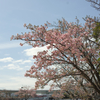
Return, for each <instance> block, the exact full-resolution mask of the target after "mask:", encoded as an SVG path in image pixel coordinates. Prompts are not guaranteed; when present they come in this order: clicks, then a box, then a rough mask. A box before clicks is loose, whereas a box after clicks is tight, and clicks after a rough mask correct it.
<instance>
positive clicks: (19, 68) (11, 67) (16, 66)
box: [4, 64, 23, 70]
mask: <svg viewBox="0 0 100 100" xmlns="http://www.w3.org/2000/svg"><path fill="white" fill-rule="evenodd" d="M4 68H8V69H13V70H22V69H23V68H21V67H20V66H18V65H14V64H8V65H7V66H4Z"/></svg>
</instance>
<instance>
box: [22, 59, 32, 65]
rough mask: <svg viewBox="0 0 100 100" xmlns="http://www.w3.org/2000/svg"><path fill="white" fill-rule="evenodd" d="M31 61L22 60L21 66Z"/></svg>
mask: <svg viewBox="0 0 100 100" xmlns="http://www.w3.org/2000/svg"><path fill="white" fill-rule="evenodd" d="M31 62H32V61H31V60H24V61H22V62H21V64H25V63H31Z"/></svg>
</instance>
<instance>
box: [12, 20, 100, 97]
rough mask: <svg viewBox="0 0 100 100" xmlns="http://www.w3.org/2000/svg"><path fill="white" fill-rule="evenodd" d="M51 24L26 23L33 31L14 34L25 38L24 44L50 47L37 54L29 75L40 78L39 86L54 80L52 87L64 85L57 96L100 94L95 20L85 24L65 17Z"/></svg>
mask: <svg viewBox="0 0 100 100" xmlns="http://www.w3.org/2000/svg"><path fill="white" fill-rule="evenodd" d="M50 26H52V24H50V23H49V22H47V23H46V24H44V25H41V26H35V25H34V26H33V25H31V24H29V25H26V24H24V27H26V28H27V29H30V32H29V33H25V34H21V35H19V34H17V35H16V36H12V37H11V40H12V39H13V40H23V41H25V42H24V43H20V45H21V46H23V45H24V44H25V43H27V44H29V45H31V46H32V47H33V48H35V47H44V46H46V47H47V50H44V51H42V52H38V53H37V55H33V59H35V62H34V65H33V66H31V68H30V69H29V70H28V71H26V74H25V76H26V77H31V78H37V81H36V83H35V89H38V88H39V87H44V86H45V85H47V84H49V83H50V81H51V82H52V83H50V90H52V89H55V88H57V87H59V88H60V92H59V93H58V92H57V93H56V95H55V96H57V97H59V96H60V97H63V95H64V93H66V94H67V95H69V96H70V98H77V97H78V98H87V97H92V98H93V93H97V94H98V95H100V62H99V61H98V58H99V57H100V55H99V52H100V43H99V41H95V38H94V37H93V29H94V28H95V26H96V24H95V21H94V19H92V18H87V19H86V23H85V25H84V26H82V25H80V24H79V23H73V22H72V23H68V22H67V21H66V20H65V19H62V20H59V21H58V25H53V27H52V29H50V28H48V27H50ZM57 94H58V95H57Z"/></svg>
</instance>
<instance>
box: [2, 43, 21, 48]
mask: <svg viewBox="0 0 100 100" xmlns="http://www.w3.org/2000/svg"><path fill="white" fill-rule="evenodd" d="M14 47H20V45H19V42H9V43H2V44H0V49H8V48H14Z"/></svg>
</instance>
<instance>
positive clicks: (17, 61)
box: [13, 59, 23, 63]
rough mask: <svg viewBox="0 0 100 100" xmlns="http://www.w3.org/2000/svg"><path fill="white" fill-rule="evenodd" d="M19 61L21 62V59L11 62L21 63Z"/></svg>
mask: <svg viewBox="0 0 100 100" xmlns="http://www.w3.org/2000/svg"><path fill="white" fill-rule="evenodd" d="M21 62H23V60H22V59H20V60H15V61H13V63H21Z"/></svg>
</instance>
